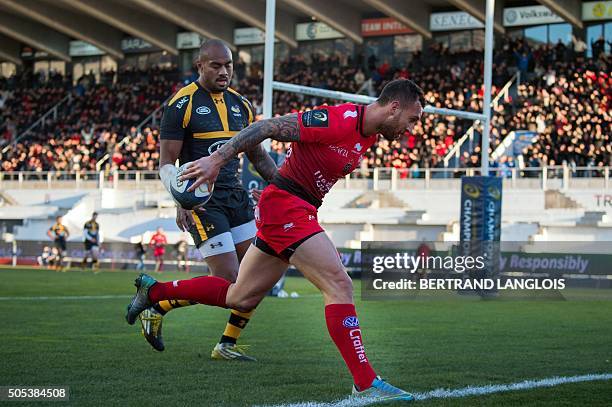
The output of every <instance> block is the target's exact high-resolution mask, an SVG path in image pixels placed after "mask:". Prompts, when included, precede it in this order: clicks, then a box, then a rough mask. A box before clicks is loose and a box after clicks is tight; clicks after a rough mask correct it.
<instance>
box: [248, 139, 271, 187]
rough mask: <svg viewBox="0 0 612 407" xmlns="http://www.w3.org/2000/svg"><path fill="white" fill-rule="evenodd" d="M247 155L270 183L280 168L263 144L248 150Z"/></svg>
mask: <svg viewBox="0 0 612 407" xmlns="http://www.w3.org/2000/svg"><path fill="white" fill-rule="evenodd" d="M246 155H247V157H248V158H249V161H250V162H251V163H252V164H253V167H255V169H256V170H257V172H258V173H259V175H261V177H262V178H263V179H264V180H266V181H270V180H271V179H272V178H273V177H274V174H276V172H277V170H278V168H276V163H275V162H274V160H273V159H272V157H270V154H268V153H267V152H266V150H265V149H264V148H263V146H262V145H261V144H259V145H257V146H255V148H252V149H251V150H247V151H246Z"/></svg>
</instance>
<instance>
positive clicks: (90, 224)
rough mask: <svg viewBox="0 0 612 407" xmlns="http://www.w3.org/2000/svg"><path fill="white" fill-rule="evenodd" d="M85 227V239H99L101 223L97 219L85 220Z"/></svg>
mask: <svg viewBox="0 0 612 407" xmlns="http://www.w3.org/2000/svg"><path fill="white" fill-rule="evenodd" d="M83 229H85V233H84V237H85V240H91V239H96V240H98V233H99V231H100V225H99V224H98V222H96V221H95V220H88V221H87V222H85V225H84V226H83Z"/></svg>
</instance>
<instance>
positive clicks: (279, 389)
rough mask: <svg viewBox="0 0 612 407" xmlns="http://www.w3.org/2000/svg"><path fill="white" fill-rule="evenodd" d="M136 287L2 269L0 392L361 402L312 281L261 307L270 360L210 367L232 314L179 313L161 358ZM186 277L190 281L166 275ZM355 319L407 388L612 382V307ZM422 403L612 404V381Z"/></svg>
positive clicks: (143, 401) (417, 309)
mask: <svg viewBox="0 0 612 407" xmlns="http://www.w3.org/2000/svg"><path fill="white" fill-rule="evenodd" d="M262 272H265V271H263V270H262ZM135 277H136V273H134V272H102V273H99V274H96V275H93V274H92V273H91V272H85V271H70V272H66V273H57V272H54V271H46V270H29V269H17V270H16V269H3V270H1V271H0V281H1V283H0V315H1V316H2V323H1V324H0V333H1V334H2V339H3V341H2V346H1V347H0V360H2V365H3V369H0V386H8V385H19V386H26V385H29V386H44V385H47V386H48V385H68V386H70V390H71V400H70V402H69V404H71V405H100V404H105V405H121V406H126V405H133V406H153V405H156V406H157V405H166V406H177V405H198V406H247V405H261V404H281V403H292V402H301V401H307V400H315V401H332V400H335V399H341V398H344V397H346V396H347V394H348V393H349V392H350V387H351V378H350V375H349V373H348V371H347V370H346V369H345V367H344V364H343V362H342V360H341V358H340V355H339V354H338V353H337V350H336V349H335V347H334V346H333V344H332V342H331V340H330V339H329V336H328V334H327V330H326V328H325V321H324V318H323V301H322V298H321V297H320V296H319V295H317V291H316V289H315V288H314V287H312V286H311V285H310V284H309V283H308V282H307V281H306V280H304V279H300V278H290V279H288V282H287V291H297V292H298V293H299V294H300V295H301V297H300V298H298V299H291V298H287V299H277V298H267V299H265V300H264V301H263V303H262V304H261V306H260V307H259V308H258V310H257V312H256V314H255V315H254V317H253V319H252V320H251V323H250V324H249V326H248V328H247V329H246V330H245V331H244V333H243V336H242V338H241V341H240V342H241V343H243V344H249V345H251V348H250V352H249V354H251V355H253V356H255V357H257V358H258V359H259V361H258V362H256V363H240V362H219V361H212V360H210V358H209V355H210V351H211V349H212V347H213V346H214V344H215V343H216V342H217V341H218V339H219V337H220V335H221V333H222V331H223V329H224V326H225V322H226V320H227V316H228V311H226V310H222V309H216V308H211V307H204V306H193V307H188V308H184V309H180V310H176V311H173V312H171V313H170V314H169V315H168V316H167V317H166V318H165V320H164V340H165V343H166V350H165V351H164V352H161V353H158V352H155V351H153V350H152V349H151V348H150V347H149V345H148V344H147V343H146V342H145V340H144V338H143V337H142V336H141V335H140V332H139V330H140V328H139V327H136V326H128V325H127V324H126V322H125V320H124V313H125V306H126V305H127V303H128V301H129V298H130V296H131V295H132V294H133V285H132V283H133V280H134V278H135ZM176 278H184V275H178V274H175V273H165V274H163V275H162V277H161V279H162V280H164V281H167V280H172V279H176ZM356 288H358V283H356ZM356 292H357V293H358V290H356ZM72 296H79V297H81V298H80V299H74V298H66V297H72ZM38 297H49V298H45V299H41V298H38ZM54 297H55V298H54ZM59 297H62V298H59ZM357 310H358V312H359V317H360V320H361V325H362V328H363V332H364V340H365V344H366V348H367V351H368V354H369V358H370V361H371V362H372V364H373V366H374V368H375V369H376V370H377V371H378V372H379V373H380V374H381V375H382V376H383V377H385V378H388V379H389V381H390V382H391V383H393V384H395V385H397V386H400V387H402V388H405V389H407V390H410V391H415V392H425V391H429V390H432V389H436V388H440V387H445V388H460V387H465V386H468V385H475V386H479V385H486V384H496V383H511V382H519V381H523V380H525V379H540V378H545V377H550V376H570V375H581V374H589V373H610V372H612V363H611V361H612V301H601V300H593V301H530V302H525V301H523V302H518V301H480V300H477V299H462V300H449V301H444V302H441V301H431V300H430V301H427V300H415V301H403V302H399V301H385V302H370V301H368V302H361V301H359V300H357ZM32 404H33V405H40V404H41V402H32ZM64 404H66V403H64ZM416 405H422V406H437V405H443V406H446V405H449V406H450V405H485V406H500V405H501V406H506V405H521V406H525V405H529V406H542V405H545V406H559V405H568V406H570V405H571V406H574V405H580V406H586V405H592V406H610V405H612V381H599V382H586V383H576V384H567V385H561V386H557V387H553V388H540V389H534V390H528V391H516V392H509V393H498V394H492V395H488V396H481V397H468V398H463V399H452V400H440V399H431V400H427V401H422V402H417V403H416Z"/></svg>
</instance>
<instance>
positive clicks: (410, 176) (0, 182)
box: [0, 165, 610, 191]
mask: <svg viewBox="0 0 612 407" xmlns="http://www.w3.org/2000/svg"><path fill="white" fill-rule="evenodd" d="M490 172H491V175H493V176H499V177H502V178H504V179H506V180H507V181H508V186H509V187H523V186H525V187H529V188H541V189H543V190H547V189H563V190H567V189H569V188H573V187H576V188H579V187H582V186H589V187H593V188H604V189H609V188H610V167H609V166H606V167H572V166H569V165H557V166H548V167H525V168H495V167H494V168H491V169H490ZM474 175H480V169H479V168H417V167H413V168H402V169H398V168H382V167H377V168H365V169H358V170H356V171H354V172H353V173H352V174H349V175H347V176H346V177H345V178H344V180H343V181H342V180H341V181H340V182H339V183H338V184H339V185H338V187H340V188H347V189H352V188H362V189H368V190H375V191H376V190H397V189H402V188H406V184H410V187H413V186H415V185H416V186H418V187H424V188H425V189H427V188H430V187H432V186H434V184H436V185H450V184H449V183H453V182H455V181H458V180H459V178H461V177H463V176H474ZM140 187H143V188H147V189H150V188H153V189H156V190H162V189H163V186H162V184H161V182H159V177H158V172H157V171H111V172H105V171H87V172H79V173H75V172H38V171H19V172H0V189H7V188H15V189H26V188H29V189H33V188H39V189H40V188H42V189H54V188H74V189H104V188H115V189H130V188H140Z"/></svg>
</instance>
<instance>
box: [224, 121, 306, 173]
mask: <svg viewBox="0 0 612 407" xmlns="http://www.w3.org/2000/svg"><path fill="white" fill-rule="evenodd" d="M269 138H270V139H272V140H277V141H284V142H290V141H300V125H299V123H298V116H297V114H296V113H294V114H288V115H285V116H280V117H274V118H272V119H265V120H260V121H258V122H255V123H253V124H251V125H250V126H249V127H247V128H246V129H243V130H241V131H240V132H239V133H238V134H237V135H235V136H234V137H233V138H232V139H231V140H230V141H229V142H227V143H225V145H224V146H223V147H221V148H220V149H219V150H217V151H216V152H215V153H214V154H213V155H214V156H216V157H215V158H216V159H218V160H219V162H220V164H221V165H223V164H225V163H226V162H228V161H229V160H231V159H232V158H233V157H234V156H236V154H238V153H241V152H243V151H247V150H250V149H252V148H253V147H255V146H256V145H258V144H259V143H261V142H262V141H264V140H265V139H269Z"/></svg>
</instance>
